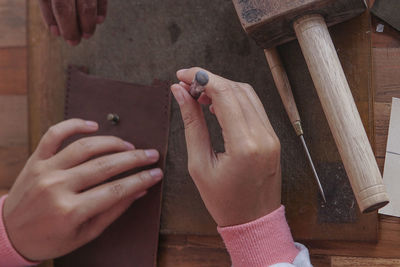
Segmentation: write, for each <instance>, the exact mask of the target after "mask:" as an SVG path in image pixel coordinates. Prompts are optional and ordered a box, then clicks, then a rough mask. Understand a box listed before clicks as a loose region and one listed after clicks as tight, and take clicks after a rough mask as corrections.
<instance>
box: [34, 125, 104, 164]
mask: <svg viewBox="0 0 400 267" xmlns="http://www.w3.org/2000/svg"><path fill="white" fill-rule="evenodd" d="M98 127H99V126H98V124H97V123H96V122H93V121H84V120H81V119H70V120H67V121H63V122H60V123H58V124H56V125H54V126H52V127H50V128H49V130H48V131H47V132H46V133H45V135H44V136H43V137H42V139H41V140H40V143H39V145H38V147H37V149H36V151H35V153H34V155H36V156H38V157H39V158H40V159H48V158H50V157H51V156H53V155H54V154H56V153H57V150H58V149H59V148H60V146H61V144H62V142H64V140H65V139H67V138H68V137H70V136H72V135H75V134H84V133H93V132H95V131H97V129H98Z"/></svg>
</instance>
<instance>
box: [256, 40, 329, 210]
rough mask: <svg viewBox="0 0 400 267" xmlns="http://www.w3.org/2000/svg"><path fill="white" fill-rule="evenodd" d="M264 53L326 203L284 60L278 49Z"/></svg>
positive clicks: (266, 50)
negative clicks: (305, 138)
mask: <svg viewBox="0 0 400 267" xmlns="http://www.w3.org/2000/svg"><path fill="white" fill-rule="evenodd" d="M264 52H265V56H266V58H267V61H268V64H269V67H270V69H271V72H272V77H273V78H274V82H275V85H276V88H277V89H278V92H279V95H280V96H281V99H282V102H283V105H284V107H285V110H286V113H287V114H288V116H289V119H290V122H291V123H292V126H293V128H294V130H295V132H296V135H297V136H298V137H300V140H301V143H302V145H303V148H304V151H305V153H306V155H307V159H308V162H309V163H310V166H311V169H312V171H313V175H314V177H315V180H316V182H317V184H318V188H319V191H320V193H321V196H322V198H323V200H324V202H325V203H326V197H325V193H324V189H323V188H322V185H321V181H320V180H319V177H318V173H317V170H316V169H315V166H314V163H313V161H312V158H311V155H310V152H309V150H308V148H307V144H306V142H305V140H304V131H303V127H302V125H301V119H300V115H299V111H298V109H297V105H296V101H295V100H294V97H293V92H292V88H291V86H290V82H289V79H288V76H287V74H286V71H285V69H284V66H283V64H282V60H281V58H280V56H279V53H278V51H277V50H276V48H271V49H265V50H264Z"/></svg>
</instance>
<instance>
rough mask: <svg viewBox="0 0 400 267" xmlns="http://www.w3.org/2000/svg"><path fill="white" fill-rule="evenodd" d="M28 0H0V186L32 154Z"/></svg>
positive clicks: (9, 182)
mask: <svg viewBox="0 0 400 267" xmlns="http://www.w3.org/2000/svg"><path fill="white" fill-rule="evenodd" d="M26 56H27V55H26V0H0V125H1V130H0V190H4V191H2V193H4V192H6V191H5V190H8V189H9V188H10V187H11V185H12V184H13V182H14V180H15V178H16V177H17V176H18V174H19V172H20V171H21V169H22V168H23V166H24V165H25V161H26V159H27V157H28V125H27V124H28V119H27V117H28V116H27V96H26V95H27V59H26Z"/></svg>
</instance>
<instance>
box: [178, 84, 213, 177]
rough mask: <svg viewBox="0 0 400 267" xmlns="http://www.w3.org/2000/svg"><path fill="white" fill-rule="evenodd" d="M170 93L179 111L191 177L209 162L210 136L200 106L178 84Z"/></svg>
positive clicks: (211, 152)
mask: <svg viewBox="0 0 400 267" xmlns="http://www.w3.org/2000/svg"><path fill="white" fill-rule="evenodd" d="M171 91H172V93H173V95H174V97H175V99H176V101H177V102H178V104H179V107H180V110H181V114H182V119H183V124H184V126H185V137H186V146H187V151H188V158H189V172H190V174H191V175H192V174H193V173H197V172H198V171H200V170H204V168H205V167H206V166H205V164H209V163H210V162H211V159H212V155H213V153H214V152H213V150H212V147H211V142H210V135H209V132H208V128H207V124H206V121H205V119H204V114H203V111H202V109H201V106H200V104H199V103H198V102H197V101H195V100H194V99H193V98H192V97H191V96H190V94H189V93H188V92H187V91H186V90H185V89H184V88H183V87H182V86H181V85H179V84H174V85H172V86H171ZM192 176H193V175H192ZM195 176H196V175H195Z"/></svg>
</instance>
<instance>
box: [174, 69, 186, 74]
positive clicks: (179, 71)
mask: <svg viewBox="0 0 400 267" xmlns="http://www.w3.org/2000/svg"><path fill="white" fill-rule="evenodd" d="M187 70H188V69H180V70H178V71H177V72H176V74H177V75H181V74H183V73H185V72H186V71H187Z"/></svg>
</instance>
